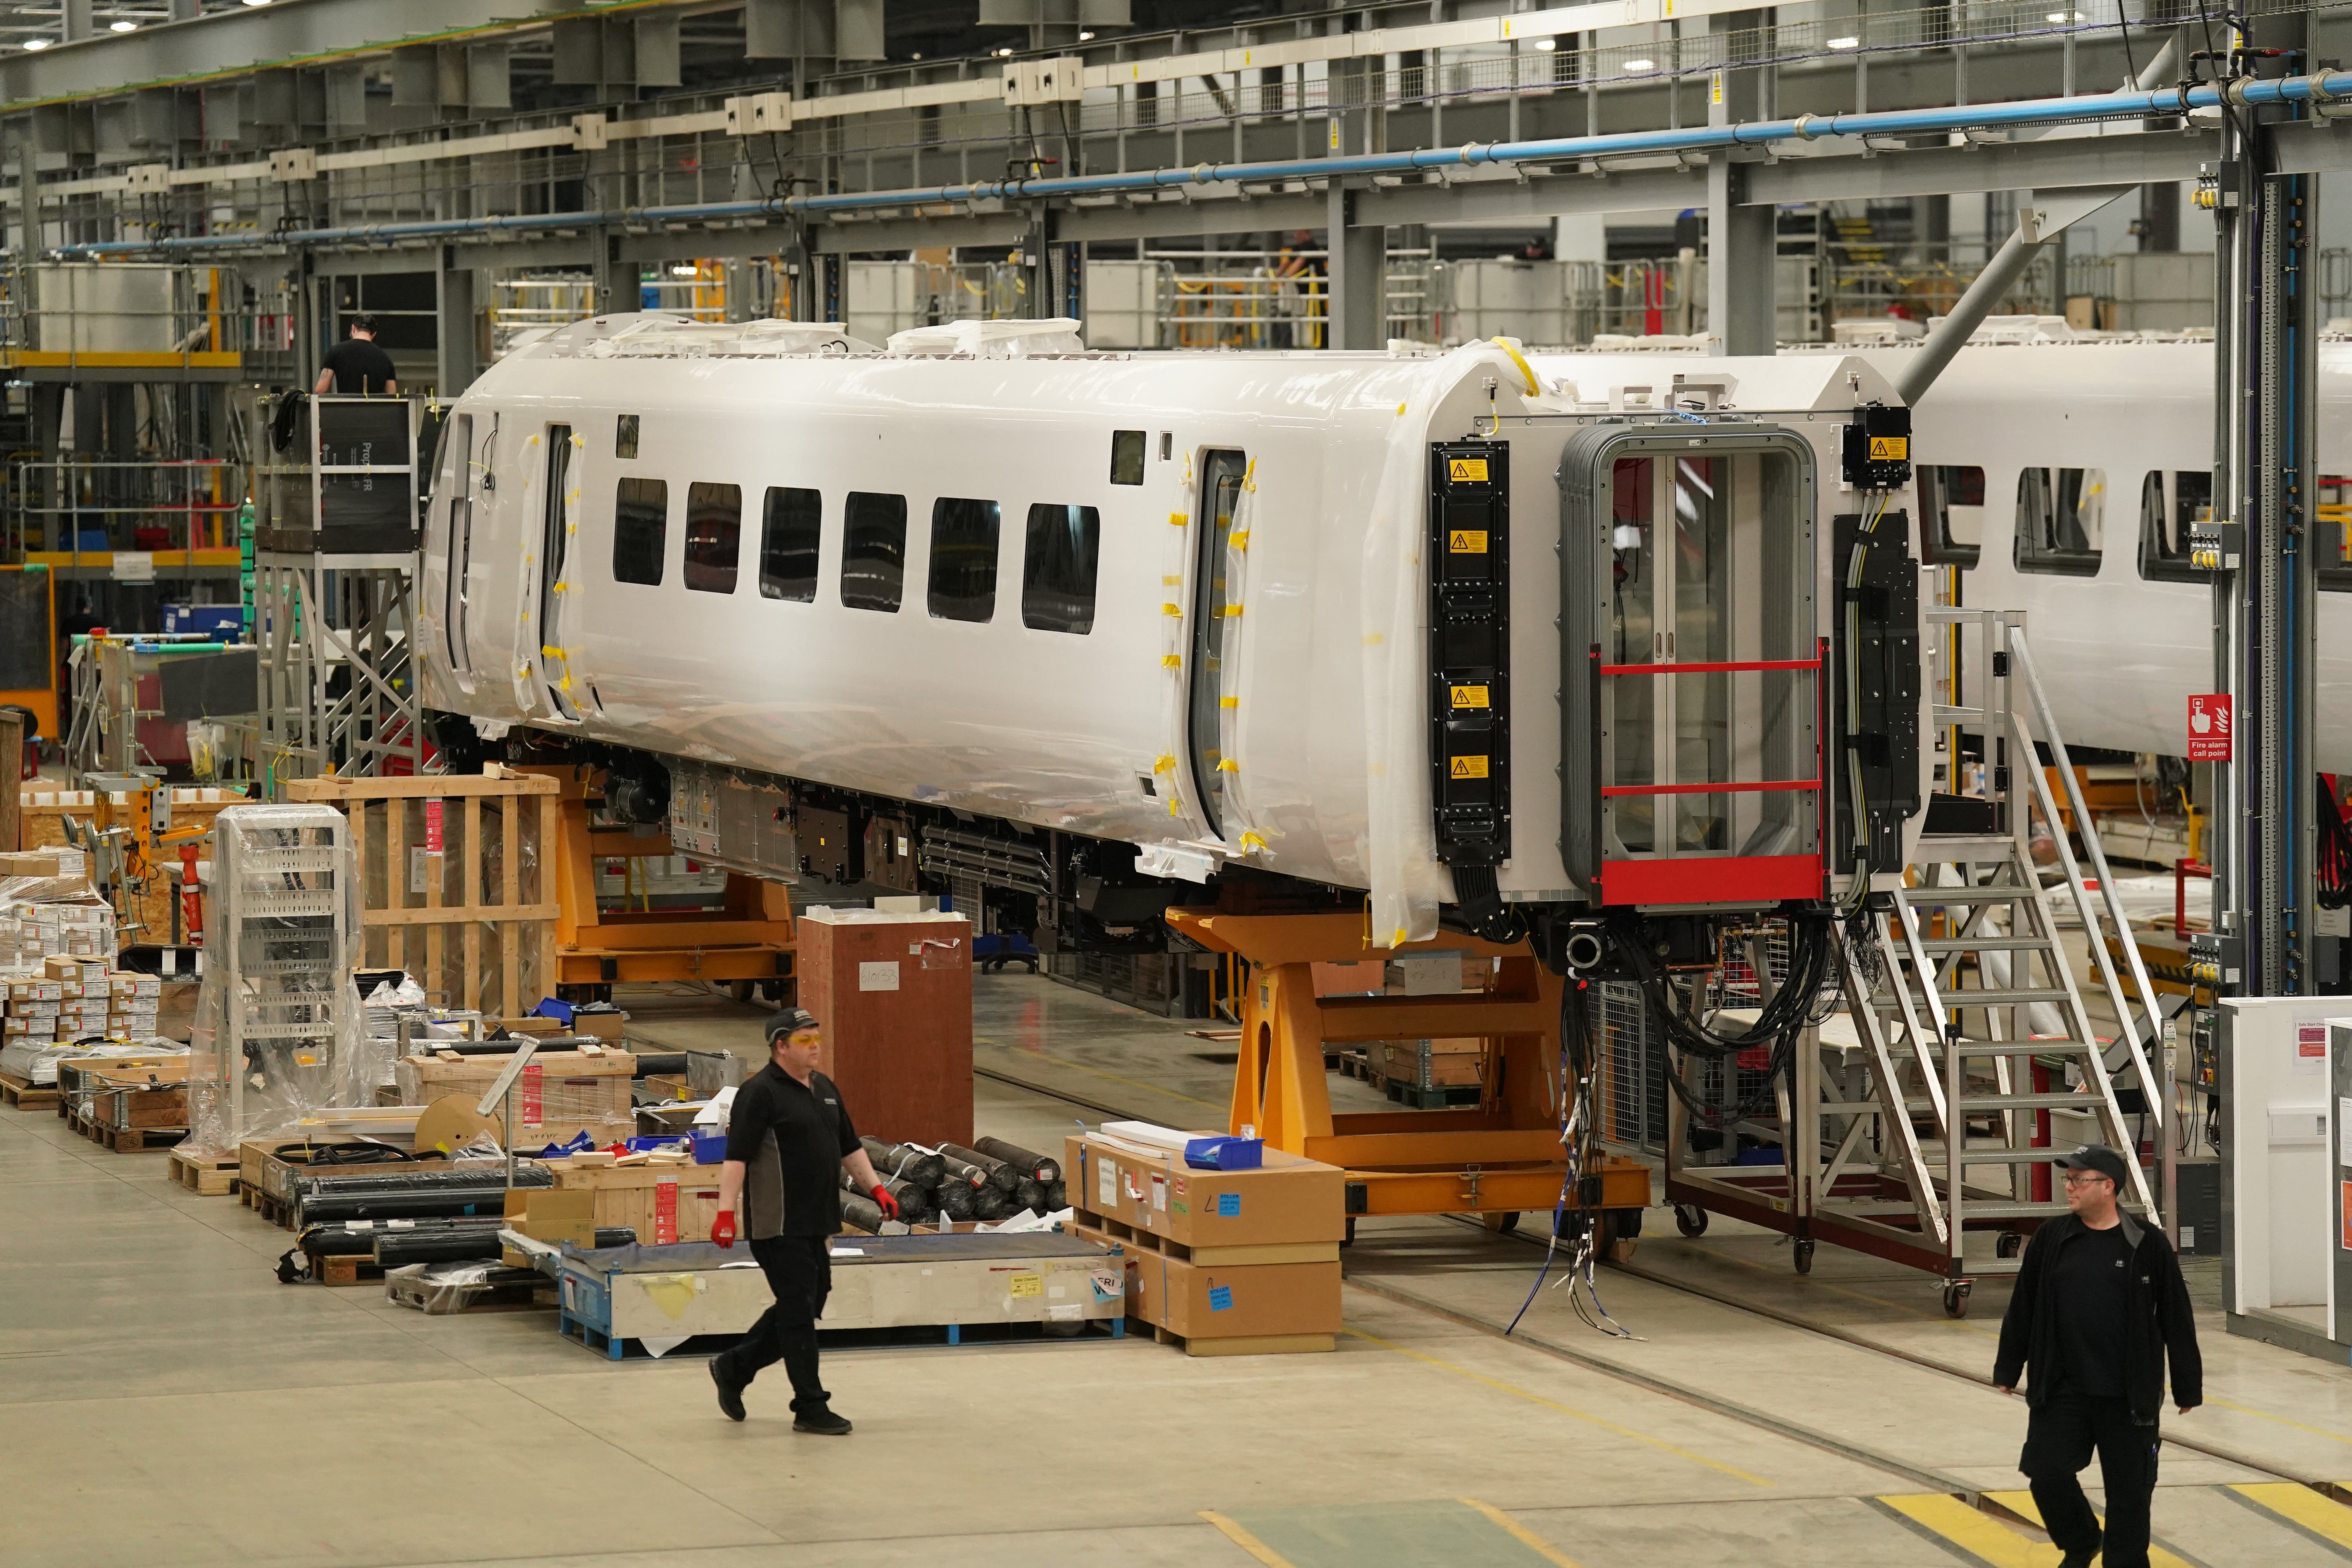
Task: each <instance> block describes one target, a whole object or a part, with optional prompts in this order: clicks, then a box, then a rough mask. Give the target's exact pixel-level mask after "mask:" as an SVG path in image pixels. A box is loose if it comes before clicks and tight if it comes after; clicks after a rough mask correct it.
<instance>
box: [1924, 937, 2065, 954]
mask: <svg viewBox="0 0 2352 1568" xmlns="http://www.w3.org/2000/svg"><path fill="white" fill-rule="evenodd" d="M2053 945H2054V944H2053V942H2051V941H2050V939H2049V938H2048V937H2043V936H1923V937H1921V938H1920V939H1919V947H1920V950H1921V951H1922V952H2049V951H2050V950H2051V949H2052V947H2053Z"/></svg>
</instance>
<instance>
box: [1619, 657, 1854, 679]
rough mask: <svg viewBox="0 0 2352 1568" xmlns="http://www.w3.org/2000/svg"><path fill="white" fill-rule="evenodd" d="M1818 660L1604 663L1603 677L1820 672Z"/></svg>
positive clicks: (1749, 659)
mask: <svg viewBox="0 0 2352 1568" xmlns="http://www.w3.org/2000/svg"><path fill="white" fill-rule="evenodd" d="M1821 667H1822V661H1821V660H1820V659H1818V658H1745V659H1727V660H1725V661H1722V662H1719V663H1707V664H1676V663H1675V662H1673V661H1672V660H1668V661H1667V662H1665V663H1664V664H1604V665H1602V666H1601V674H1603V675H1721V674H1736V673H1738V671H1740V670H1745V669H1819V668H1821Z"/></svg>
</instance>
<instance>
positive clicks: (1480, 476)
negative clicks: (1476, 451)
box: [1445, 458, 1486, 485]
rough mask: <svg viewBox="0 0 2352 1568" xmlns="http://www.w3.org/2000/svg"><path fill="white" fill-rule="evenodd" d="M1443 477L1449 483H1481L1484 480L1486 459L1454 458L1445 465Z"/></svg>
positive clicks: (1484, 481)
mask: <svg viewBox="0 0 2352 1568" xmlns="http://www.w3.org/2000/svg"><path fill="white" fill-rule="evenodd" d="M1445 478H1446V482H1448V483H1449V484H1456V485H1483V484H1485V483H1486V458H1454V459H1452V460H1451V461H1449V462H1448V463H1447V464H1446V465H1445Z"/></svg>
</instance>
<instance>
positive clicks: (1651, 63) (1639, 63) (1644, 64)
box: [1625, 60, 1658, 71]
mask: <svg viewBox="0 0 2352 1568" xmlns="http://www.w3.org/2000/svg"><path fill="white" fill-rule="evenodd" d="M1625 68H1626V69H1627V70H1629V71H1654V70H1656V69H1657V68H1658V62H1657V61H1655V60H1627V61H1626V62H1625Z"/></svg>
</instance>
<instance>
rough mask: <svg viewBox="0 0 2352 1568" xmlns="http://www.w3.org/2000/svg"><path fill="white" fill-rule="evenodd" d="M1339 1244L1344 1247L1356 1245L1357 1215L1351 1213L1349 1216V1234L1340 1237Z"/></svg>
mask: <svg viewBox="0 0 2352 1568" xmlns="http://www.w3.org/2000/svg"><path fill="white" fill-rule="evenodd" d="M1339 1245H1340V1246H1342V1247H1353V1246H1355V1245H1356V1216H1355V1215H1349V1216H1348V1234H1347V1235H1346V1236H1344V1237H1340V1238H1339Z"/></svg>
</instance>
